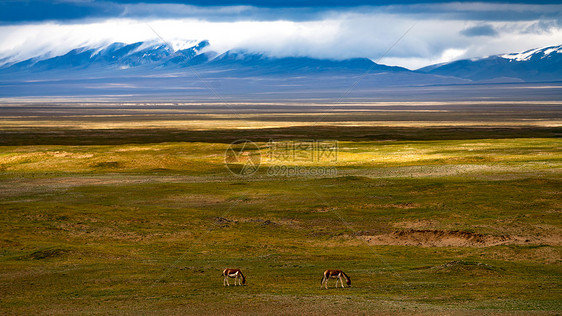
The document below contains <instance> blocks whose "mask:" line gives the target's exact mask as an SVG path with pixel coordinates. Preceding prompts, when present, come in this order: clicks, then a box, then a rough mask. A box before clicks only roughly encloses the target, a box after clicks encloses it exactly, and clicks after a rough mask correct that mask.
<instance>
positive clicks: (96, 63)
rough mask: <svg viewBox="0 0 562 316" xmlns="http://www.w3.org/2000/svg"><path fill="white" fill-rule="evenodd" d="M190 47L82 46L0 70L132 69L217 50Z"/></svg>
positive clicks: (200, 59)
mask: <svg viewBox="0 0 562 316" xmlns="http://www.w3.org/2000/svg"><path fill="white" fill-rule="evenodd" d="M194 44H195V45H192V46H190V47H187V48H184V49H179V50H176V51H174V50H173V49H172V48H171V47H170V46H168V45H167V44H161V43H145V42H138V43H133V44H124V43H112V44H109V45H106V46H102V47H94V48H88V47H80V48H76V49H73V50H71V51H69V52H68V53H66V54H64V55H61V56H56V57H52V58H46V59H43V58H40V57H38V58H31V59H28V60H25V61H22V62H18V63H13V64H6V65H4V66H1V67H0V71H4V72H10V71H30V72H39V71H49V70H62V69H64V70H66V71H69V70H84V69H91V68H103V69H115V68H117V69H128V68H133V67H139V66H150V67H165V66H173V65H180V66H181V65H183V66H187V65H194V64H200V63H204V62H207V61H209V59H210V58H212V57H214V55H213V53H212V52H211V53H209V54H207V53H204V52H203V50H204V49H205V48H206V47H208V46H209V42H208V41H202V42H198V43H194Z"/></svg>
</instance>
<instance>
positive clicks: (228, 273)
mask: <svg viewBox="0 0 562 316" xmlns="http://www.w3.org/2000/svg"><path fill="white" fill-rule="evenodd" d="M222 275H223V276H224V281H223V282H222V284H223V285H224V286H230V284H229V283H228V278H234V286H236V285H237V284H236V281H238V285H246V277H244V274H242V271H240V269H224V271H223V272H222ZM240 279H242V280H240Z"/></svg>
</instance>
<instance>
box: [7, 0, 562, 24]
mask: <svg viewBox="0 0 562 316" xmlns="http://www.w3.org/2000/svg"><path fill="white" fill-rule="evenodd" d="M469 2H470V3H472V2H473V1H462V0H461V1H455V2H453V3H450V2H447V1H439V0H433V1H432V0H401V1H389V0H379V1H366V0H347V1H339V0H325V1H310V0H308V1H307V0H305V1H300V0H283V1H281V0H274V1H257V0H215V1H205V0H192V1H180V0H167V1H155V0H143V1H130V0H110V1H102V0H58V1H47V0H27V1H22V0H3V1H0V23H2V24H14V23H28V22H41V21H49V20H56V21H69V20H80V19H104V18H118V17H126V18H144V17H150V18H154V17H158V18H178V17H182V18H186V17H197V18H200V19H206V20H221V19H222V20H230V21H232V20H239V19H252V20H275V19H285V20H292V21H303V20H313V19H318V18H320V17H322V16H323V15H325V14H329V13H330V12H332V11H340V12H341V11H351V12H357V11H361V12H365V11H369V10H382V11H385V12H387V13H395V14H413V15H421V16H423V15H426V16H427V17H438V18H440V19H468V20H481V21H495V20H505V21H509V20H513V21H515V20H532V19H537V18H559V17H560V16H561V15H562V12H561V9H560V7H559V6H558V7H554V8H552V7H551V6H549V8H547V9H545V8H544V7H545V6H542V5H550V4H559V2H557V1H544V0H543V1H541V0H539V1H529V0H520V1H512V2H510V3H509V4H506V3H505V2H503V1H487V2H485V5H487V6H488V7H487V8H485V9H478V8H476V9H473V7H474V6H473V5H472V4H470V5H468V4H467V3H469ZM481 4H482V3H481ZM520 4H527V5H530V6H531V7H528V8H526V9H524V10H521V9H520V8H518V5H520ZM475 6H476V7H478V6H479V4H476V5H475ZM511 6H513V8H511ZM234 7H238V8H234ZM225 8H226V9H225ZM228 8H234V9H231V10H228Z"/></svg>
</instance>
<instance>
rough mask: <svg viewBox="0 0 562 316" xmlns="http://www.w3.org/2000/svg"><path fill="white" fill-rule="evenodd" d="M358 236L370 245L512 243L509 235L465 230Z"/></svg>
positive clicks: (452, 245)
mask: <svg viewBox="0 0 562 316" xmlns="http://www.w3.org/2000/svg"><path fill="white" fill-rule="evenodd" d="M358 237H359V238H361V239H363V240H365V241H367V242H368V243H369V244H371V245H397V246H419V247H490V246H497V245H503V244H508V243H513V242H515V241H516V240H515V239H513V238H511V237H509V236H492V235H484V234H478V233H472V232H467V231H458V230H456V231H444V230H429V229H424V230H417V229H408V230H398V231H394V232H391V233H388V234H381V235H374V236H369V235H361V236H358Z"/></svg>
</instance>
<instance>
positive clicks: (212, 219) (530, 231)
mask: <svg viewBox="0 0 562 316" xmlns="http://www.w3.org/2000/svg"><path fill="white" fill-rule="evenodd" d="M256 144H257V145H258V147H259V148H260V150H261V151H263V152H267V150H268V147H267V146H268V143H267V142H257V143H256ZM561 144H562V142H561V141H560V140H559V139H556V138H512V139H475V140H431V141H340V142H338V152H337V160H336V161H323V160H318V161H312V162H311V161H306V160H299V159H295V160H292V161H290V162H284V163H286V164H289V165H291V166H299V167H333V168H336V170H337V174H331V175H329V176H310V177H302V176H301V177H284V176H271V175H268V173H267V168H268V167H271V166H273V165H275V164H279V163H280V162H279V161H269V160H267V159H263V161H262V165H261V166H260V169H259V170H258V172H257V173H255V174H253V175H251V176H248V177H239V176H235V175H233V174H231V173H230V172H229V171H228V169H227V168H225V166H224V154H225V151H226V149H227V148H228V143H222V142H221V143H213V142H205V143H201V142H171V143H147V144H134V145H133V144H131V145H127V144H124V145H80V146H75V145H41V146H3V147H0V170H1V173H0V177H1V182H0V210H1V214H2V216H1V218H0V220H1V225H2V227H3V229H2V231H1V233H0V234H1V235H0V246H1V256H0V261H1V265H0V277H1V278H2V286H1V288H0V291H1V292H2V295H1V296H2V300H1V303H0V304H1V308H2V309H3V310H4V311H12V312H20V313H38V312H44V313H82V312H85V311H88V312H94V313H108V312H109V313H114V312H117V313H130V314H135V313H144V312H146V311H149V310H150V311H153V312H168V313H185V312H190V313H194V312H206V313H219V312H221V313H224V312H225V308H224V305H225V304H227V305H229V307H228V310H229V311H232V312H238V313H244V312H247V309H249V308H251V309H252V310H253V311H256V312H262V313H289V314H294V313H296V314H299V313H301V314H302V313H313V314H320V313H326V312H328V311H329V312H341V313H370V312H372V311H373V310H379V311H385V312H388V313H405V314H410V313H412V312H423V313H430V314H431V313H446V312H451V311H452V312H454V311H457V312H468V311H473V312H478V313H480V312H484V311H485V312H502V313H504V312H513V311H527V312H530V311H534V312H538V313H545V314H550V313H553V312H556V311H560V309H561V308H562V305H561V300H560V293H561V290H562V288H561V282H562V279H561V277H560V276H561V275H562V268H561V267H562V266H561V264H562V258H561V255H560V254H561V252H560V251H561V249H562V248H561V244H560V243H561V241H560V234H561V224H562V223H561V217H560V211H561V208H562V205H561V202H560V193H561V191H560V188H561V187H562V181H561V178H560V163H561V161H562V160H561V158H562V157H561V156H562V151H561V150H560V147H561ZM226 267H238V268H241V269H242V270H243V271H244V272H245V274H246V276H247V279H248V283H247V284H248V285H247V286H246V287H236V288H235V287H231V288H223V286H222V278H221V276H220V274H221V271H222V269H224V268H226ZM327 268H340V269H344V270H345V271H346V272H347V273H348V274H349V275H350V276H351V278H352V281H353V283H352V285H353V286H352V287H351V288H347V289H338V290H335V289H329V290H325V289H324V290H323V289H320V286H319V285H320V278H321V273H322V271H323V270H324V269H327ZM331 284H332V285H333V282H332V283H331ZM327 298H329V302H328V303H326V299H327ZM321 302H324V303H321Z"/></svg>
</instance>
